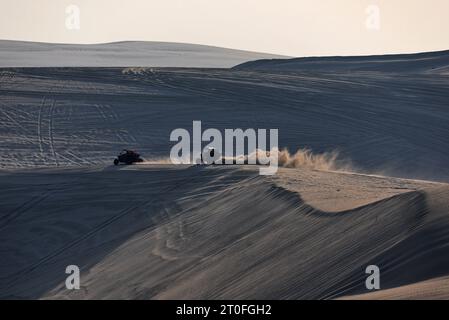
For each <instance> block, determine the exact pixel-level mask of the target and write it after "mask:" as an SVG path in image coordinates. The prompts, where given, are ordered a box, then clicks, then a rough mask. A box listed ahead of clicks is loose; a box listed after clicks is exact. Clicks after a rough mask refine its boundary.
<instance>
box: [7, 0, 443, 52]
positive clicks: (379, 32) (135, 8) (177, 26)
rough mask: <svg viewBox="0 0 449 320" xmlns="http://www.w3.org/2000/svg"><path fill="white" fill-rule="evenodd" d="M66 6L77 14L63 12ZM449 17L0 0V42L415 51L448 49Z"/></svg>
mask: <svg viewBox="0 0 449 320" xmlns="http://www.w3.org/2000/svg"><path fill="white" fill-rule="evenodd" d="M71 4H73V5H75V6H76V7H75V8H79V15H77V12H76V9H75V10H74V9H73V8H74V7H73V6H72V7H69V9H68V10H69V11H68V13H67V12H66V10H67V7H68V6H69V5H71ZM448 13H449V1H448V0H0V39H13V40H29V41H42V42H59V43H99V42H112V41H122V40H150V41H170V42H187V43H199V44H208V45H215V46H222V47H228V48H236V49H245V50H252V51H261V52H269V53H278V54H286V55H291V56H310V55H357V54H381V53H399V52H419V51H433V50H444V49H449V19H448ZM77 17H79V20H78V19H77ZM77 21H79V29H77V26H78V22H77Z"/></svg>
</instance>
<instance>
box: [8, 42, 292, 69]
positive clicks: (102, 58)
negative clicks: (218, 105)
mask: <svg viewBox="0 0 449 320" xmlns="http://www.w3.org/2000/svg"><path fill="white" fill-rule="evenodd" d="M263 58H286V57H283V56H281V55H273V54H265V53H258V52H250V51H243V50H234V49H226V48H219V47H212V46H204V45H195V44H188V43H171V42H151V41H122V42H112V43H103V44H58V43H40V42H25V41H10V40H0V67H196V68H229V67H232V66H235V65H236V64H239V63H242V62H246V61H251V60H256V59H263Z"/></svg>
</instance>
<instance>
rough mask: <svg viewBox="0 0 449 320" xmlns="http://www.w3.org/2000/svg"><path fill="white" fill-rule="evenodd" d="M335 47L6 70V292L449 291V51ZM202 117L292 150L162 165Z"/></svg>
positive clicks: (276, 294) (0, 97)
mask: <svg viewBox="0 0 449 320" xmlns="http://www.w3.org/2000/svg"><path fill="white" fill-rule="evenodd" d="M13 48H14V47H13ZM2 51H3V50H2ZM2 54H4V52H2ZM424 58H425V59H430V60H431V62H429V61H428V60H426V61H427V62H426V63H425V65H422V64H420V62H419V61H421V60H423V59H424ZM214 59H215V58H214ZM329 59H330V58H325V59H323V61H322V63H323V64H324V65H333V64H334V63H336V64H337V65H336V66H335V68H332V67H330V68H328V69H326V70H322V69H320V70H312V69H314V68H312V69H310V68H309V69H308V70H307V68H305V69H303V67H302V66H301V63H302V62H301V63H299V64H298V61H297V60H296V59H294V60H292V61H290V62H289V63H292V64H293V65H296V67H289V68H284V67H282V68H277V67H275V66H276V65H277V63H279V61H277V60H273V61H271V60H270V61H259V62H255V63H250V64H245V65H241V66H236V67H235V68H231V69H223V68H222V69H208V68H157V67H156V66H152V67H146V66H143V67H139V68H135V67H134V66H133V65H126V66H121V67H114V68H98V67H95V68H55V67H49V68H24V67H23V66H21V67H17V68H3V69H1V70H0V124H1V125H0V137H1V138H0V190H2V192H1V193H0V229H1V232H0V252H1V254H2V259H0V298H3V299H12V298H21V299H431V298H437V299H447V298H449V291H448V285H447V278H448V277H449V252H448V250H449V249H448V248H449V184H448V182H449V151H448V150H449V126H448V123H449V109H448V106H447V102H448V98H449V90H448V89H449V78H448V76H447V74H446V73H445V71H444V70H446V69H445V68H447V64H446V65H445V64H444V63H445V62H444V61H447V52H446V53H429V54H426V55H424V57H423V56H421V55H407V56H399V57H398V56H385V57H376V58H375V59H374V58H373V57H371V58H362V60H363V61H364V66H363V68H362V69H358V68H353V67H352V66H353V64H354V63H356V62H357V61H358V59H356V58H347V59H342V61H337V62H336V61H334V60H335V59H334V60H332V59H330V60H329ZM348 59H349V60H348ZM366 59H368V60H366ZM445 59H446V60H445ZM337 60H338V59H337ZM354 60H355V61H356V62H354ZM398 61H400V62H398ZM404 61H405V62H404ZM313 63H314V64H319V63H320V60H319V59H318V58H316V59H313ZM344 63H347V64H346V67H344V66H345V64H344ZM398 63H399V64H400V66H398V65H397V64H398ZM265 64H267V67H261V66H264V65H265ZM404 65H408V66H410V69H408V71H407V72H405V71H403V70H402V69H403V66H404ZM394 66H396V67H394ZM414 66H415V67H416V68H413V67H414ZM401 68H402V69H401ZM192 120H202V121H203V124H204V125H205V126H207V127H211V128H218V129H224V128H279V136H280V146H281V147H285V148H288V150H290V152H291V154H290V158H289V159H288V161H285V162H283V165H284V167H281V168H279V171H278V173H277V174H276V175H274V176H261V175H259V171H258V166H247V165H229V166H219V165H217V166H190V165H172V164H169V161H168V160H167V156H168V154H169V152H170V147H171V145H172V143H171V142H170V141H169V135H170V132H171V131H172V130H173V129H175V128H190V127H191V125H192ZM123 148H131V149H136V150H137V151H139V152H140V153H141V154H142V155H143V156H144V158H145V160H146V161H145V162H144V163H142V164H137V165H132V166H118V167H115V166H113V165H112V160H113V159H114V157H115V156H116V155H117V153H118V152H119V151H120V150H121V149H123ZM307 149H309V150H312V151H310V152H309V151H305V150H307ZM296 150H299V151H298V153H297V154H296V155H295V152H296ZM69 264H76V265H78V266H79V267H80V269H81V290H75V291H70V290H67V289H66V288H65V278H66V276H67V275H66V274H65V267H66V266H67V265H69ZM370 264H375V265H378V266H379V267H380V270H381V281H380V283H381V290H379V291H375V292H370V291H368V290H367V289H366V288H365V279H366V277H367V275H366V274H365V268H366V266H368V265H370Z"/></svg>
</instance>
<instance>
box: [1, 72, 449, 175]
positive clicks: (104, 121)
mask: <svg viewBox="0 0 449 320" xmlns="http://www.w3.org/2000/svg"><path fill="white" fill-rule="evenodd" d="M0 75H1V76H0V83H1V86H0V123H1V126H0V136H1V137H2V139H1V140H0V167H2V168H4V169H10V168H33V167H47V166H67V165H70V166H88V165H92V164H94V165H95V164H105V163H107V164H109V163H111V161H112V159H113V158H114V157H115V156H116V154H117V152H119V150H121V149H123V148H134V149H137V150H138V151H140V152H141V153H142V154H143V155H144V156H145V157H147V158H149V159H153V158H164V157H167V156H168V155H169V152H170V148H171V146H172V143H171V142H170V141H169V136H170V132H171V131H172V130H173V129H175V128H191V127H192V120H201V121H202V122H203V126H204V127H205V128H208V127H209V128H210V127H211V128H218V129H221V130H224V129H225V128H279V143H280V147H281V148H283V147H286V148H288V150H290V151H291V152H292V153H294V152H296V150H298V149H304V148H306V149H311V150H312V151H313V153H314V154H323V153H326V152H327V153H333V152H338V153H339V158H338V159H340V160H341V161H342V162H343V164H346V163H348V162H349V163H351V166H352V167H354V168H356V169H357V171H358V172H363V173H371V174H381V175H391V176H398V177H405V178H417V179H424V180H439V181H449V151H448V150H449V148H448V143H449V141H448V137H449V127H448V126H447V123H448V121H449V111H448V109H447V100H448V98H449V81H448V78H447V76H443V75H426V74H414V75H402V76H400V77H399V76H393V75H389V74H387V73H385V74H382V73H357V72H348V73H339V74H334V75H325V74H314V75H310V74H308V75H305V74H300V73H297V74H290V75H283V74H272V73H270V74H268V73H258V72H247V71H236V70H210V69H153V68H150V69H147V70H145V71H144V72H142V73H140V74H134V73H127V74H124V73H123V69H122V68H119V69H113V68H112V69H110V68H106V69H89V68H85V69H83V68H78V69H61V68H59V69H58V68H36V69H32V68H28V69H3V70H2V71H1V73H0Z"/></svg>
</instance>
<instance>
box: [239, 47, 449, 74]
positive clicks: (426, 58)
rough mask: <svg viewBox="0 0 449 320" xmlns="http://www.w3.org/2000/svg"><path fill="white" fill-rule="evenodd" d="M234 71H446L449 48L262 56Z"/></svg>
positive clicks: (444, 72)
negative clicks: (402, 51) (358, 53)
mask: <svg viewBox="0 0 449 320" xmlns="http://www.w3.org/2000/svg"><path fill="white" fill-rule="evenodd" d="M234 69H236V70H259V71H286V72H291V71H315V72H348V71H378V72H401V73H416V72H418V73H437V74H438V73H439V74H449V51H439V52H425V53H415V54H396V55H379V56H354V57H350V56H349V57H308V58H293V59H263V60H258V61H250V62H244V63H243V64H240V65H238V66H235V67H234Z"/></svg>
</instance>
